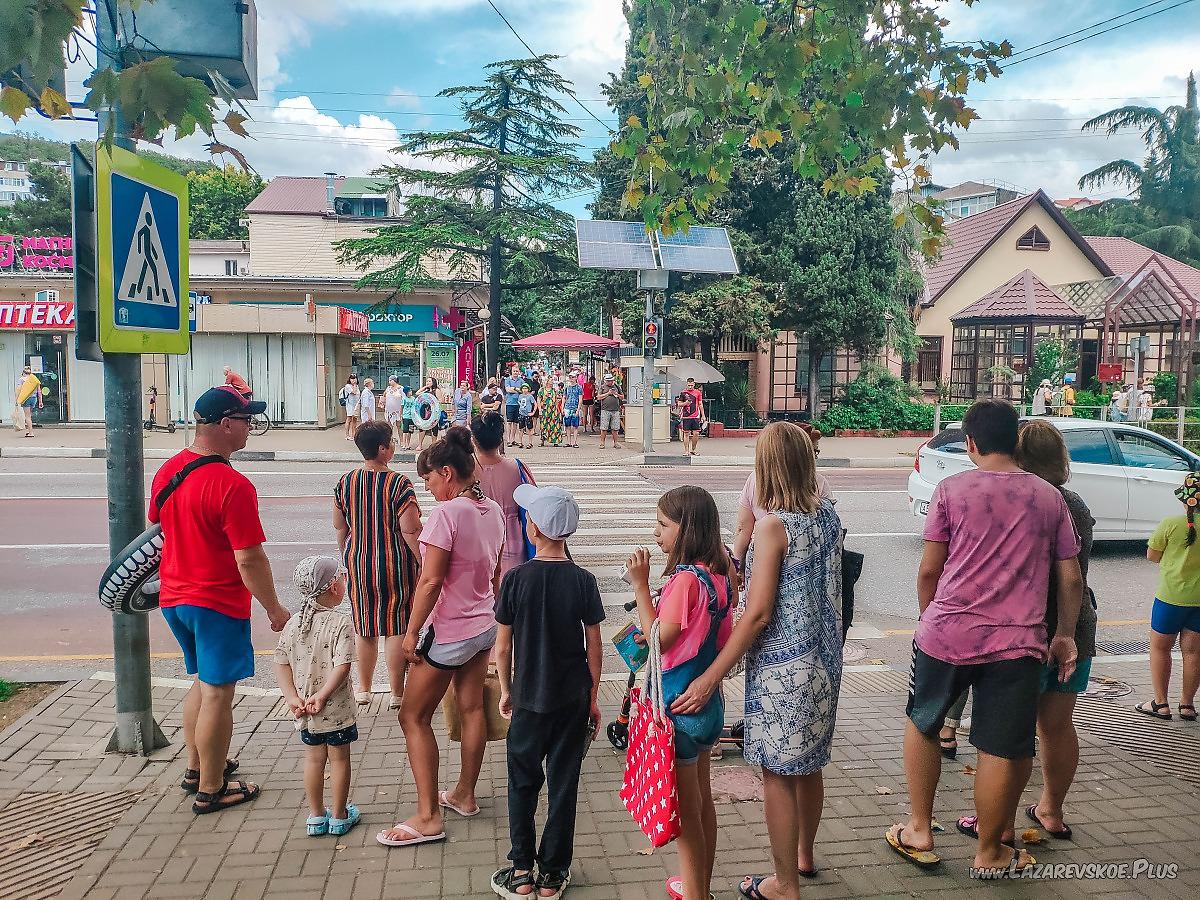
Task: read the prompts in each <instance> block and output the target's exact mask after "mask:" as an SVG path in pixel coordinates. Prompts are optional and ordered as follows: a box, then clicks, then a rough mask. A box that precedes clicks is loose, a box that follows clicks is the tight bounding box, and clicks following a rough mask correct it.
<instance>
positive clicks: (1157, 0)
mask: <svg viewBox="0 0 1200 900" xmlns="http://www.w3.org/2000/svg"><path fill="white" fill-rule="evenodd" d="M1166 2H1167V0H1154V2H1153V3H1147V4H1146V5H1145V6H1139V7H1138V8H1137V9H1131V10H1128V11H1127V12H1123V13H1121V14H1120V15H1116V16H1113V17H1112V18H1111V19H1105V20H1104V21H1102V22H1093V23H1092V24H1091V25H1088V26H1087V27H1086V28H1080V29H1079V30H1078V31H1072V32H1070V33H1069V34H1060V35H1059V36H1058V37H1056V38H1050V40H1048V41H1042V42H1041V43H1040V44H1034V45H1033V46H1032V47H1025V48H1024V49H1022V50H1018V51H1017V52H1016V53H1014V54H1013V55H1014V56H1024V55H1025V54H1026V53H1029V52H1030V51H1031V50H1039V49H1041V48H1042V47H1048V46H1050V45H1051V44H1057V43H1058V42H1059V41H1063V40H1066V39H1067V38H1069V37H1075V35H1077V34H1083V33H1084V32H1085V31H1091V30H1092V29H1093V28H1099V27H1100V26H1101V25H1107V24H1108V23H1109V22H1115V21H1117V19H1124V18H1125V17H1126V16H1132V15H1133V14H1134V13H1140V12H1141V11H1142V10H1144V9H1149V8H1150V7H1152V6H1158V5H1159V4H1160V3H1166ZM1162 11H1163V10H1159V12H1162Z"/></svg>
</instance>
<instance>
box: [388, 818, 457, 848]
mask: <svg viewBox="0 0 1200 900" xmlns="http://www.w3.org/2000/svg"><path fill="white" fill-rule="evenodd" d="M391 830H392V831H403V832H404V833H405V834H407V835H409V837H407V838H405V839H404V840H400V841H398V840H396V839H395V838H390V837H388V836H387V832H386V831H381V832H379V834H377V835H375V840H377V841H379V843H381V844H383V846H385V847H415V846H416V845H417V844H433V843H436V842H437V841H444V840H445V839H446V832H444V831H443V832H440V833H439V834H421V832H419V831H417V829H415V828H413V827H412V826H411V825H405V824H404V823H403V822H401V823H400V824H398V825H395V826H393V827H392V829H391Z"/></svg>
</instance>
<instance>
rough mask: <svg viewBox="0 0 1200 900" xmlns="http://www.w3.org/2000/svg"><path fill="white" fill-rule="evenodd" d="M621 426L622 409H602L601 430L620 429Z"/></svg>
mask: <svg viewBox="0 0 1200 900" xmlns="http://www.w3.org/2000/svg"><path fill="white" fill-rule="evenodd" d="M620 428H621V411H620V410H619V409H602V410H600V430H601V431H618V430H620Z"/></svg>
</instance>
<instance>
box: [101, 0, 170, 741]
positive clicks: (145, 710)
mask: <svg viewBox="0 0 1200 900" xmlns="http://www.w3.org/2000/svg"><path fill="white" fill-rule="evenodd" d="M98 13H99V14H98V15H97V16H96V25H97V32H98V33H97V36H98V37H99V38H100V40H99V41H98V43H99V45H100V47H106V48H108V52H107V53H98V54H97V58H96V65H97V67H98V68H104V67H105V65H104V62H102V58H103V57H104V56H107V57H108V64H109V66H110V67H111V68H112V69H113V71H114V72H120V70H121V66H122V60H121V53H120V50H119V49H118V44H117V11H116V0H103V3H102V5H101V6H100V7H99V9H98ZM113 114H114V116H115V121H116V125H115V137H114V143H115V144H116V145H117V146H119V147H122V148H124V149H126V150H129V151H133V150H134V142H133V140H132V139H131V138H130V135H129V123H128V122H126V121H125V117H124V115H123V114H122V112H121V108H120V105H119V104H118V105H117V106H115V107H114V109H113ZM101 121H103V118H101ZM101 130H102V128H101ZM97 146H99V145H97ZM104 406H105V411H104V439H105V444H106V445H107V447H108V457H107V464H106V469H107V482H108V549H109V553H110V554H112V556H114V557H115V556H116V554H117V553H119V552H120V551H121V550H122V549H124V547H125V546H126V545H127V544H128V543H129V542H130V541H132V540H133V539H134V538H136V537H137V536H138V535H139V534H141V533H142V531H144V530H145V528H146V495H145V461H144V459H143V455H142V423H141V421H140V419H141V410H142V357H141V354H137V353H105V354H104ZM112 620H113V621H112V625H113V669H114V671H115V679H114V683H115V692H116V729H115V730H114V731H113V735H112V737H111V738H110V739H109V742H108V750H109V751H110V752H111V751H117V752H120V753H137V754H140V755H142V756H149V755H150V753H151V752H152V751H154V750H157V749H158V748H160V747H165V746H167V739H166V737H165V736H164V735H163V733H162V731H161V730H160V729H159V727H158V724H157V723H156V722H155V721H154V710H153V705H152V699H151V695H150V622H149V619H148V618H147V617H146V616H144V615H132V614H129V613H120V612H117V613H113V617H112Z"/></svg>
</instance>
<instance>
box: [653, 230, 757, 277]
mask: <svg viewBox="0 0 1200 900" xmlns="http://www.w3.org/2000/svg"><path fill="white" fill-rule="evenodd" d="M658 255H659V257H660V258H661V259H662V267H663V268H664V269H669V270H670V271H672V272H710V273H713V274H717V275H736V274H738V264H737V260H736V259H735V258H734V256H733V247H732V245H731V244H730V243H729V232H728V231H726V230H725V229H724V228H709V227H705V226H702V225H693V226H692V227H691V228H689V229H688V230H687V233H686V234H685V233H684V232H683V231H682V230H680V231H676V232H675V233H674V234H671V235H664V234H659V236H658Z"/></svg>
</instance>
